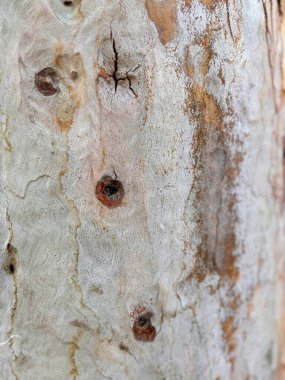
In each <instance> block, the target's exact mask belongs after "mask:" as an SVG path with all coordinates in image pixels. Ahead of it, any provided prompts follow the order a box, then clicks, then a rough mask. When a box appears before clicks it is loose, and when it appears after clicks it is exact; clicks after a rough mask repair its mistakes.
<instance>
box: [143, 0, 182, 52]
mask: <svg viewBox="0 0 285 380" xmlns="http://www.w3.org/2000/svg"><path fill="white" fill-rule="evenodd" d="M176 7H177V0H164V1H156V0H147V1H146V9H147V13H148V16H149V18H150V19H151V20H152V21H153V22H154V24H155V27H156V30H157V33H158V35H159V39H160V41H161V43H162V44H163V45H166V44H167V43H168V42H170V41H171V40H172V38H173V35H174V33H175V30H176V22H177V16H176Z"/></svg>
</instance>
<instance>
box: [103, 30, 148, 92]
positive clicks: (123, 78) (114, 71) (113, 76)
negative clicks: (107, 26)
mask: <svg viewBox="0 0 285 380" xmlns="http://www.w3.org/2000/svg"><path fill="white" fill-rule="evenodd" d="M111 40H112V47H113V52H114V56H115V58H114V70H113V73H112V75H110V76H111V77H112V78H113V80H114V82H115V92H117V88H118V83H119V82H120V81H123V80H127V81H128V84H129V87H128V88H129V90H130V91H131V92H132V93H133V95H134V96H135V98H137V96H138V95H137V94H136V93H135V91H134V89H133V88H132V81H131V78H130V76H129V72H130V70H129V71H127V73H126V75H125V76H123V77H118V66H119V53H118V50H117V48H116V41H115V39H114V37H113V31H112V28H111ZM140 66H141V63H140V64H139V65H138V66H136V68H135V69H134V70H132V71H133V72H135V71H136V70H137V69H138V68H139V67H140Z"/></svg>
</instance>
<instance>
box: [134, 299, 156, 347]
mask: <svg viewBox="0 0 285 380" xmlns="http://www.w3.org/2000/svg"><path fill="white" fill-rule="evenodd" d="M152 316H153V313H152V312H151V311H149V310H146V309H145V308H144V307H142V306H140V307H137V308H136V309H135V310H134V311H133V313H132V314H131V318H132V319H133V333H134V337H135V339H136V340H139V341H143V342H153V341H154V339H155V337H156V329H155V327H154V326H153V325H152V323H151V318H152Z"/></svg>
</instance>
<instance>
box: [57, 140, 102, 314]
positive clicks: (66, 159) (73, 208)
mask: <svg viewBox="0 0 285 380" xmlns="http://www.w3.org/2000/svg"><path fill="white" fill-rule="evenodd" d="M68 162H69V142H68V136H67V134H65V156H64V164H63V168H62V170H61V171H60V172H59V174H58V184H59V189H60V191H61V193H62V195H63V197H64V199H65V200H66V202H67V204H68V205H69V207H70V209H71V211H72V212H73V215H74V216H75V219H76V222H75V225H74V240H75V245H76V254H75V265H74V274H73V276H72V278H71V280H72V282H73V284H74V287H75V289H77V290H78V291H79V295H80V304H81V306H82V307H83V308H85V309H87V310H89V311H91V313H92V314H93V315H94V314H95V313H94V311H93V310H92V309H91V308H90V307H88V306H87V305H86V304H85V302H84V296H83V290H82V288H81V286H80V284H79V280H78V278H79V276H78V263H79V254H80V248H79V242H78V230H79V228H80V227H81V220H80V215H79V211H78V209H77V207H76V205H75V201H74V200H73V199H71V198H70V197H69V196H68V195H67V194H66V192H65V191H64V188H63V184H62V177H63V176H64V175H65V174H66V173H67V171H68V168H67V165H68Z"/></svg>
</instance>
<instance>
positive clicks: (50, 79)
mask: <svg viewBox="0 0 285 380" xmlns="http://www.w3.org/2000/svg"><path fill="white" fill-rule="evenodd" d="M35 86H36V88H37V90H38V91H39V92H40V93H41V94H42V95H44V96H52V95H55V94H56V93H58V92H59V87H58V75H57V72H56V71H55V69H54V68H52V67H45V68H44V69H42V70H41V71H40V72H38V73H37V74H36V76H35Z"/></svg>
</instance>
